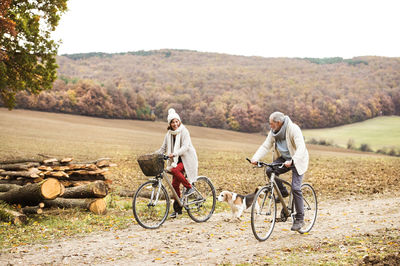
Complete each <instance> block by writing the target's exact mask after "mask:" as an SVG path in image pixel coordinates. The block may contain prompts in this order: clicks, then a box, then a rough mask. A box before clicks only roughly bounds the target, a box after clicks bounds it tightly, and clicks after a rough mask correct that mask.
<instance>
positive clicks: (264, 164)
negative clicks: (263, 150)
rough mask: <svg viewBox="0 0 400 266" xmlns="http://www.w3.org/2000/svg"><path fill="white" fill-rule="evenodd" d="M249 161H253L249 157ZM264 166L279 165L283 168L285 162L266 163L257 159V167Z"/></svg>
mask: <svg viewBox="0 0 400 266" xmlns="http://www.w3.org/2000/svg"><path fill="white" fill-rule="evenodd" d="M246 160H247V161H249V163H251V160H250V159H249V158H246ZM263 166H269V167H271V168H275V167H279V168H282V167H283V166H284V163H264V162H261V161H257V167H263Z"/></svg>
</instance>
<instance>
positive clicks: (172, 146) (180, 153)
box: [156, 108, 198, 218]
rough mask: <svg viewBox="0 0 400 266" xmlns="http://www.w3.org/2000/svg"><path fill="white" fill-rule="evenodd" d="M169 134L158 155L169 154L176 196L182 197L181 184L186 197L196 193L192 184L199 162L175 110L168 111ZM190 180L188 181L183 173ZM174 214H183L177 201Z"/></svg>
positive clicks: (188, 135)
mask: <svg viewBox="0 0 400 266" xmlns="http://www.w3.org/2000/svg"><path fill="white" fill-rule="evenodd" d="M167 120H168V128H167V129H168V132H167V134H166V135H165V138H164V142H163V144H162V145H161V148H160V149H159V150H158V151H156V153H162V154H167V155H168V157H169V158H170V159H169V160H168V162H167V170H168V171H170V172H171V173H172V175H173V179H172V186H173V187H174V189H175V191H176V194H178V196H179V197H181V190H180V188H179V187H180V184H182V185H183V186H184V187H185V188H186V192H185V196H188V195H190V194H192V193H193V192H194V190H193V188H192V185H191V183H193V182H194V181H196V178H197V168H198V161H197V155H196V150H195V149H194V147H193V145H192V141H191V140H190V134H189V131H188V130H187V128H186V127H185V126H184V125H183V124H182V122H181V118H180V117H179V115H178V114H177V113H176V112H175V110H174V109H172V108H171V109H169V110H168V119H167ZM184 171H185V172H186V175H187V177H188V179H189V181H188V180H186V178H185V176H184V174H183V172H184ZM173 206H174V212H173V213H172V214H171V217H172V218H176V217H177V216H178V214H182V207H181V206H180V205H179V203H178V202H176V200H175V201H174V205H173Z"/></svg>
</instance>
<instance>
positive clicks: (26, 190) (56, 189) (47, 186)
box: [0, 178, 61, 206]
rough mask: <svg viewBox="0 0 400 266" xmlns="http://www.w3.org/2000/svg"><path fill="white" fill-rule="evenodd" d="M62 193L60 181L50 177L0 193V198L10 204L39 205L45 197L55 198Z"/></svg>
mask: <svg viewBox="0 0 400 266" xmlns="http://www.w3.org/2000/svg"><path fill="white" fill-rule="evenodd" d="M60 193H61V186H60V182H58V180H57V179H54V178H49V179H46V180H44V181H42V182H40V183H34V184H29V185H25V186H22V187H20V188H15V189H12V190H9V191H8V192H4V193H0V200H4V201H5V202H7V203H10V204H21V205H28V206H29V205H30V206H33V205H37V204H38V203H39V202H41V201H42V200H43V199H54V198H56V197H57V196H58V195H60Z"/></svg>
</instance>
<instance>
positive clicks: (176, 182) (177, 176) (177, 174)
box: [171, 163, 192, 197]
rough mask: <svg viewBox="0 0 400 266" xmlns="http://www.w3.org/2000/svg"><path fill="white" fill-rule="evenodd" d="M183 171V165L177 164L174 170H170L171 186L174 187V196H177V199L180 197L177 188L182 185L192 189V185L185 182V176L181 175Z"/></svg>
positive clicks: (179, 191)
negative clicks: (171, 176)
mask: <svg viewBox="0 0 400 266" xmlns="http://www.w3.org/2000/svg"><path fill="white" fill-rule="evenodd" d="M184 170H185V169H184V168H183V163H178V165H177V166H176V167H175V168H172V169H171V173H172V175H173V178H172V186H173V187H174V189H175V191H176V194H178V197H181V190H180V189H179V186H180V185H181V183H182V185H183V186H184V187H185V188H188V189H189V188H192V185H190V183H189V182H188V181H187V180H186V178H185V176H184V175H183V171H184Z"/></svg>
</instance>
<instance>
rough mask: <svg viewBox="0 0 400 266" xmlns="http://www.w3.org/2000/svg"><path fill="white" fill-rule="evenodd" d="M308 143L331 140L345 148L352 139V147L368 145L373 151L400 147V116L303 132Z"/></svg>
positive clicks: (377, 118)
mask: <svg viewBox="0 0 400 266" xmlns="http://www.w3.org/2000/svg"><path fill="white" fill-rule="evenodd" d="M303 134H304V137H305V138H306V141H311V140H312V139H315V140H317V141H319V140H329V141H330V142H332V143H333V144H336V145H339V146H341V147H343V148H345V147H347V144H348V142H349V140H350V139H352V140H354V142H353V143H352V145H353V146H354V147H360V146H361V145H362V144H364V145H368V146H370V147H371V148H372V150H374V151H377V150H379V149H383V148H388V147H400V116H381V117H376V118H373V119H369V120H367V121H363V122H359V123H354V124H350V125H344V126H340V127H334V128H322V129H308V130H303Z"/></svg>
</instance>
